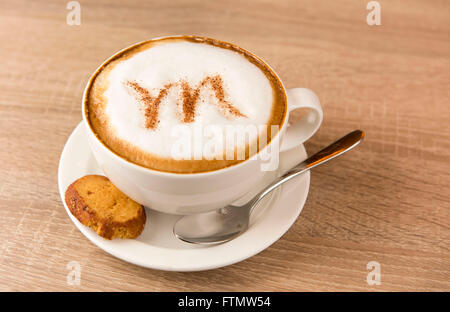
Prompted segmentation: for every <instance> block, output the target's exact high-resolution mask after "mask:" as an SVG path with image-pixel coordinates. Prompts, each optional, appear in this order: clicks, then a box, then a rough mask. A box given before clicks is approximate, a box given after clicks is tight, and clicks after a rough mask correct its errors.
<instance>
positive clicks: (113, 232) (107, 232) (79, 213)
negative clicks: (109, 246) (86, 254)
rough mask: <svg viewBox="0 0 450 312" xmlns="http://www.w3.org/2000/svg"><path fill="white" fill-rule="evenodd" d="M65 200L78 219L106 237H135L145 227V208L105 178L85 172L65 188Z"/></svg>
mask: <svg viewBox="0 0 450 312" xmlns="http://www.w3.org/2000/svg"><path fill="white" fill-rule="evenodd" d="M65 201H66V204H67V206H68V207H69V209H70V212H71V213H72V215H74V216H75V217H76V218H77V219H78V221H80V222H81V223H82V224H84V225H86V226H89V227H90V228H92V229H93V230H94V231H96V232H97V234H98V235H100V236H102V237H103V238H106V239H113V238H136V237H138V236H139V235H140V234H141V233H142V231H143V229H144V226H145V220H146V215H145V209H144V207H143V206H142V205H140V204H138V203H137V202H135V201H134V200H132V199H131V198H129V197H128V196H126V195H125V194H124V193H122V192H121V191H120V190H119V189H118V188H117V187H116V186H115V185H114V184H112V183H111V181H109V179H108V178H106V177H104V176H100V175H87V176H84V177H82V178H80V179H78V180H76V181H75V182H73V183H72V184H71V185H70V186H69V187H68V188H67V190H66V193H65Z"/></svg>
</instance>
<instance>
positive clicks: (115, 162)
mask: <svg viewBox="0 0 450 312" xmlns="http://www.w3.org/2000/svg"><path fill="white" fill-rule="evenodd" d="M159 39H162V38H156V39H152V40H159ZM127 49H128V48H127ZM120 52H121V51H119V52H117V53H116V54H115V55H117V54H119V53H120ZM247 52H248V51H247ZM248 53H250V52H248ZM250 54H252V53H250ZM115 55H113V56H112V57H111V58H109V59H108V60H106V61H105V62H104V64H105V63H107V62H108V61H109V60H110V59H112V58H114V56H115ZM252 55H253V54H252ZM253 56H255V55H253ZM255 57H257V56H255ZM257 58H258V57H257ZM258 59H259V60H261V59H260V58H258ZM261 61H262V60H261ZM262 62H263V63H264V64H265V66H267V68H268V69H270V70H271V71H272V72H273V73H274V74H275V75H276V73H275V71H273V69H272V68H271V67H270V66H269V65H268V64H267V63H265V62H264V61H262ZM102 66H103V64H102V65H101V66H100V67H99V68H98V69H97V71H98V70H100V69H101V68H102ZM97 71H96V72H94V74H93V75H92V77H94V76H95V74H96V73H97ZM92 77H91V79H90V80H89V82H88V84H87V86H86V89H85V92H84V96H83V103H82V112H83V122H84V124H85V128H86V132H87V137H88V141H89V145H90V147H91V150H92V153H93V155H94V157H95V159H96V160H97V162H98V164H99V166H100V168H101V169H102V170H103V172H104V174H105V175H106V176H107V177H108V178H109V179H110V180H111V181H112V182H113V183H114V184H115V185H116V186H117V187H118V188H119V189H120V190H121V191H122V192H124V193H125V194H126V195H128V196H129V197H131V198H132V199H134V200H135V201H137V202H138V203H141V204H142V205H144V206H146V207H149V208H151V209H154V210H158V211H161V212H164V213H171V214H194V213H201V212H207V211H212V210H216V209H220V208H222V207H225V206H227V205H229V204H231V203H232V202H234V201H236V200H237V199H239V198H240V197H242V196H244V195H245V194H246V193H248V192H249V191H250V190H251V189H252V187H253V186H254V185H256V184H257V182H258V181H260V180H261V179H262V178H263V177H264V175H265V174H268V171H263V170H262V169H261V168H262V164H263V160H262V159H261V157H259V154H260V153H261V152H262V150H261V151H259V153H258V154H256V155H254V156H253V157H251V158H249V159H247V160H245V161H242V162H240V163H238V164H236V165H233V166H230V167H226V168H223V169H219V170H214V171H208V172H200V173H188V174H186V173H171V172H163V171H157V170H152V169H148V168H145V167H142V166H139V165H137V164H134V163H131V162H129V161H128V160H126V159H124V158H122V157H120V156H118V155H117V154H115V153H114V152H112V151H111V150H110V149H108V148H107V147H106V146H105V145H104V144H103V143H102V142H101V141H100V140H99V139H98V138H97V136H96V135H95V133H94V132H93V130H92V128H91V126H90V124H89V121H88V118H87V115H86V109H85V99H86V93H87V90H88V89H89V86H90V84H91V82H92ZM277 78H278V80H279V81H280V84H281V86H282V88H283V92H284V94H285V95H286V98H287V109H286V110H285V111H286V116H285V118H284V122H283V124H282V125H281V127H280V129H279V131H278V133H277V134H276V135H275V136H274V137H273V138H272V140H271V141H270V142H269V144H268V145H267V146H266V147H265V148H268V147H269V146H273V145H274V144H277V145H276V146H277V147H278V146H279V147H280V148H279V151H280V153H283V152H284V151H287V150H290V149H292V148H294V147H297V146H298V145H300V144H302V143H303V142H305V141H306V140H307V139H309V138H310V137H311V136H312V135H313V134H314V133H315V132H316V131H317V129H318V128H319V127H320V124H321V123H322V118H323V113H322V108H321V106H320V103H319V99H318V98H317V96H316V95H315V94H314V92H312V91H311V90H309V89H305V88H294V89H288V90H287V91H286V89H285V87H284V85H283V83H282V82H281V80H280V79H279V77H278V76H277ZM299 108H309V109H310V110H309V112H308V114H307V115H306V116H305V117H304V118H303V119H301V120H299V121H297V122H296V123H294V124H289V113H290V112H291V111H293V110H295V109H299ZM281 156H282V154H281Z"/></svg>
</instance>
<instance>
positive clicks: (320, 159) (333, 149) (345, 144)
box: [251, 130, 364, 207]
mask: <svg viewBox="0 0 450 312" xmlns="http://www.w3.org/2000/svg"><path fill="white" fill-rule="evenodd" d="M363 139H364V132H363V131H361V130H355V131H352V132H350V133H349V134H347V135H345V136H343V137H342V138H340V139H339V140H337V141H336V142H334V143H332V144H330V145H328V146H327V147H325V148H324V149H322V150H320V151H319V152H317V153H315V154H314V155H312V156H310V157H308V158H307V159H306V160H304V161H302V162H301V163H299V164H298V165H296V166H295V167H293V168H292V169H290V170H289V171H288V172H286V173H285V174H283V175H282V176H280V177H279V178H277V179H276V180H275V181H274V182H272V183H271V184H269V185H268V186H267V187H266V188H265V189H263V190H262V191H261V192H259V193H258V194H257V195H256V196H255V197H254V199H253V203H252V205H251V206H252V207H254V206H255V205H256V204H257V203H258V202H259V201H260V200H261V199H262V198H263V197H264V196H266V195H267V194H269V193H270V192H271V191H273V190H274V189H275V188H277V187H278V186H280V185H281V184H283V183H284V182H286V181H289V180H290V179H292V178H295V177H296V176H298V175H300V174H302V173H303V172H305V171H307V170H309V169H311V168H314V167H315V166H318V165H320V164H323V163H324V162H327V161H328V160H330V159H333V158H335V157H337V156H340V155H342V154H344V153H345V152H347V151H349V150H351V149H352V148H354V147H355V146H357V145H358V144H359V143H361V142H362V140H363Z"/></svg>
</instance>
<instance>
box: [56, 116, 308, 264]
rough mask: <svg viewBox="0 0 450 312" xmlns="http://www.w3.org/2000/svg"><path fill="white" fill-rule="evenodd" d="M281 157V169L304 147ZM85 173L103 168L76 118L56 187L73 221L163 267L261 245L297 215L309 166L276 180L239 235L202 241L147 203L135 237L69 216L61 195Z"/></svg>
mask: <svg viewBox="0 0 450 312" xmlns="http://www.w3.org/2000/svg"><path fill="white" fill-rule="evenodd" d="M281 158H282V159H281V164H280V165H281V166H280V168H282V169H281V171H284V170H286V169H288V168H290V167H293V166H294V165H295V164H297V163H299V162H300V161H301V160H303V159H305V158H306V151H305V149H304V147H303V146H300V147H298V148H295V149H293V150H291V151H289V152H288V153H284V154H283V156H282V157H281ZM283 169H284V170H283ZM87 174H102V172H101V170H100V168H99V167H98V165H97V162H96V161H95V159H94V156H93V155H92V154H91V151H90V149H89V145H88V142H87V139H86V137H85V128H84V126H83V124H82V123H80V124H79V125H78V126H77V127H76V128H75V130H74V131H73V132H72V134H71V135H70V137H69V139H68V140H67V143H66V145H65V146H64V149H63V152H62V154H61V159H60V162H59V168H58V186H59V193H60V195H61V199H62V202H63V204H64V207H65V208H66V211H67V213H68V214H69V216H70V218H71V220H72V222H73V223H74V224H75V225H76V226H77V227H78V229H79V230H80V231H81V233H83V234H84V236H86V237H87V238H88V239H89V240H90V241H91V242H92V243H94V244H95V245H97V246H98V247H100V248H101V249H103V250H104V251H106V252H108V253H110V254H111V255H113V256H115V257H117V258H119V259H122V260H125V261H128V262H131V263H133V264H136V265H140V266H143V267H147V268H152V269H159V270H166V271H201V270H209V269H214V268H219V267H223V266H227V265H230V264H233V263H236V262H239V261H242V260H245V259H247V258H249V257H252V256H254V255H256V254H257V253H259V252H261V251H262V250H264V249H266V248H267V247H269V246H270V245H272V244H273V243H274V242H276V241H277V240H278V239H279V238H280V237H281V236H282V235H283V234H284V233H285V232H286V231H287V230H288V229H289V228H290V227H291V225H292V224H293V223H294V222H295V220H296V219H297V217H298V215H299V214H300V212H301V210H302V209H303V205H304V204H305V201H306V198H307V196H308V190H309V179H310V174H309V172H306V173H305V174H303V175H302V176H299V177H297V178H295V179H293V180H291V181H289V182H288V183H286V184H284V185H283V186H281V187H280V188H279V190H278V192H276V191H274V195H273V196H272V197H271V198H268V199H267V200H265V201H264V202H262V203H261V204H260V207H259V208H258V211H256V212H255V214H254V216H253V217H252V221H251V225H250V228H249V229H248V230H247V231H246V232H245V233H243V234H242V235H240V236H238V237H237V238H235V239H233V240H232V241H229V242H227V243H224V244H220V245H206V246H204V245H193V244H189V243H185V242H182V241H180V240H178V239H177V238H175V237H174V235H173V233H172V228H173V225H174V223H175V222H176V221H177V220H178V219H179V218H180V216H175V215H169V214H163V213H159V212H156V211H153V210H151V209H148V208H146V213H147V223H146V225H145V229H144V231H143V233H142V234H141V235H140V236H139V237H138V238H137V239H135V240H120V239H118V240H112V241H109V240H105V239H103V238H102V237H100V236H98V235H97V234H96V233H95V232H94V231H93V230H91V229H90V228H88V227H86V226H84V225H82V224H81V223H80V222H79V221H78V220H77V219H76V218H75V217H74V216H72V214H71V213H70V211H69V209H68V208H67V206H66V204H65V201H64V192H65V190H66V188H67V187H68V186H69V185H70V184H71V183H72V182H73V181H75V180H76V179H78V178H80V177H82V176H84V175H87ZM274 174H275V173H274ZM278 174H280V173H278ZM268 182H270V181H261V185H260V186H258V187H255V192H254V193H256V192H257V191H258V189H259V188H261V187H262V185H263V184H265V183H268ZM249 196H250V194H249ZM245 200H246V199H243V201H245ZM240 201H241V200H240Z"/></svg>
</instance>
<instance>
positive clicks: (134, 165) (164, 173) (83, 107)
mask: <svg viewBox="0 0 450 312" xmlns="http://www.w3.org/2000/svg"><path fill="white" fill-rule="evenodd" d="M172 38H174V39H176V38H192V39H196V40H212V41H216V42H219V43H221V44H224V45H228V46H231V47H232V48H233V49H238V50H242V51H244V52H245V53H248V54H249V55H250V56H252V57H254V58H255V59H257V60H258V61H259V62H261V63H262V64H263V65H264V66H265V67H266V68H267V69H268V70H269V71H270V72H271V74H272V75H273V76H274V77H275V78H276V79H277V81H278V83H279V85H280V86H281V90H282V91H283V92H282V93H283V97H284V103H285V110H284V116H283V120H282V122H281V126H280V128H279V129H278V131H277V133H276V134H275V136H274V137H273V138H272V139H271V140H270V142H269V143H268V144H266V145H265V146H264V148H262V149H261V150H259V151H258V152H257V153H256V154H254V155H252V156H251V157H249V158H247V159H245V160H243V161H241V162H238V163H236V164H233V165H230V166H227V167H224V168H219V169H215V170H211V171H202V172H187V173H184V172H170V171H162V170H156V169H152V168H148V167H145V166H142V165H139V164H137V163H134V162H132V161H129V160H128V159H126V158H124V157H122V156H120V155H118V154H117V153H116V152H114V151H113V150H112V149H111V148H109V147H108V146H107V145H106V144H105V143H104V142H103V141H102V140H100V138H99V137H98V135H97V134H96V133H95V131H94V130H93V129H92V126H91V123H90V122H89V119H88V117H87V112H86V105H87V95H88V90H89V89H90V87H91V85H92V83H93V81H94V79H95V78H96V77H97V75H98V74H99V72H100V71H101V69H102V68H103V67H104V66H105V65H106V64H108V63H109V62H111V61H112V60H113V59H114V58H116V56H117V55H119V54H121V53H123V52H125V51H127V50H130V49H133V48H134V47H136V46H138V45H142V44H146V43H148V42H152V41H158V40H165V39H172ZM81 112H82V115H83V122H84V124H85V125H86V127H85V128H87V129H88V131H89V132H90V134H91V135H92V136H93V137H94V140H95V141H96V142H97V143H99V145H100V146H101V148H102V149H103V150H104V151H105V152H106V153H108V154H110V155H112V157H113V158H115V159H118V160H119V161H120V162H121V163H122V164H124V165H127V166H131V167H132V168H134V169H136V170H138V171H141V172H150V173H152V174H155V175H159V176H163V177H179V178H180V177H185V178H193V177H198V178H200V177H206V176H211V175H216V174H219V173H226V172H230V171H233V170H236V168H237V169H238V168H241V167H242V166H244V165H245V164H246V163H248V161H250V160H255V157H258V155H259V154H260V153H261V152H262V151H264V150H265V149H267V148H268V147H269V146H270V145H271V144H272V143H273V142H275V141H280V135H281V133H282V132H283V130H284V128H285V127H286V124H287V118H288V116H289V109H288V103H287V93H286V88H285V86H284V84H283V81H282V80H281V79H280V77H279V76H278V74H277V73H276V72H275V70H274V69H273V68H272V67H271V66H270V65H269V64H268V63H267V62H266V61H264V60H263V59H262V58H260V57H259V56H257V55H255V54H254V53H252V52H250V51H248V50H247V49H244V48H241V47H240V46H238V45H235V44H232V43H229V42H227V41H223V40H219V39H214V38H210V37H205V36H197V35H168V36H160V37H154V38H151V39H148V40H143V41H140V42H136V43H134V44H132V45H130V46H127V47H125V48H123V49H121V50H119V51H117V52H116V53H114V54H113V55H111V56H110V57H108V58H107V59H106V60H105V61H103V62H102V63H101V64H100V65H99V66H98V67H97V68H96V69H95V71H94V72H93V73H92V74H91V76H90V77H89V80H88V82H87V83H86V86H85V88H84V91H83V98H82V101H81ZM279 144H280V143H279Z"/></svg>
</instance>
